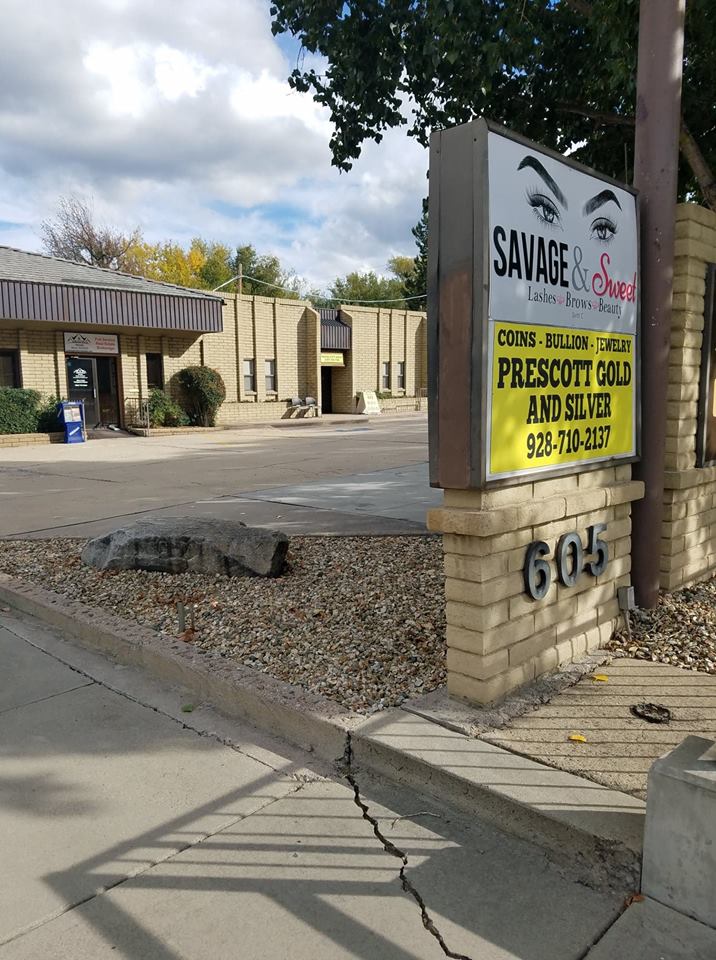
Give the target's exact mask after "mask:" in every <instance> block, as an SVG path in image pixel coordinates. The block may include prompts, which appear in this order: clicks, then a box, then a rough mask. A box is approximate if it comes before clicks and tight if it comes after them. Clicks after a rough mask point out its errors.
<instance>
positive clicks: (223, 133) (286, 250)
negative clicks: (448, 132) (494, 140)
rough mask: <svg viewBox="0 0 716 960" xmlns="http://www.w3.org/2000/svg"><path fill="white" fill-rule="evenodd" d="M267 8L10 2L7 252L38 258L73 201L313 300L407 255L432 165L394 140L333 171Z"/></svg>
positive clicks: (2, 168)
mask: <svg viewBox="0 0 716 960" xmlns="http://www.w3.org/2000/svg"><path fill="white" fill-rule="evenodd" d="M269 6H270V4H269V0H204V3H203V4H196V3H195V2H188V0H153V3H152V4H151V5H149V4H147V3H146V2H144V0H63V3H62V4H52V5H51V4H47V3H36V4H28V3H27V0H3V30H2V32H1V33H0V244H8V245H12V246H17V247H21V248H24V249H40V248H41V244H40V239H39V226H40V224H41V222H42V220H43V219H45V218H47V217H49V216H51V215H52V214H53V212H54V210H55V208H56V203H57V200H58V198H59V197H60V196H62V195H67V194H70V193H75V194H79V195H81V196H83V197H85V198H87V199H89V200H91V202H92V203H93V205H94V209H95V212H96V217H97V219H98V220H101V221H103V222H105V223H109V224H112V225H114V226H117V227H121V228H123V229H126V230H131V229H133V228H134V227H136V226H139V227H140V228H141V229H142V231H143V233H144V235H145V237H146V238H147V239H148V240H152V241H156V240H165V239H171V240H175V241H178V242H180V243H183V244H186V243H188V242H189V240H190V239H191V238H192V237H193V236H196V235H201V236H203V237H206V238H208V239H217V240H222V241H224V242H226V243H229V244H244V243H253V244H254V246H255V247H256V248H257V249H258V250H259V251H260V252H261V253H273V254H276V255H277V256H279V257H280V258H281V260H282V262H284V264H285V265H286V267H288V268H291V269H292V270H294V271H295V272H296V273H297V274H298V275H299V276H300V277H302V278H303V279H304V280H305V281H306V284H307V285H308V286H313V287H316V286H318V287H320V288H325V287H326V285H327V284H328V283H330V282H331V280H332V279H333V278H335V277H336V276H343V275H345V274H346V273H348V272H349V271H351V270H360V271H363V270H368V269H372V270H376V271H377V272H379V273H380V272H384V271H385V264H386V261H387V260H388V258H389V257H391V256H393V255H395V254H401V253H406V254H411V255H412V254H413V253H414V241H413V238H412V236H411V233H410V228H411V227H412V226H413V224H414V223H415V222H416V221H417V220H418V218H419V216H420V202H421V198H422V197H423V196H424V194H425V192H426V190H427V181H426V179H425V172H426V169H427V155H426V152H425V151H424V150H423V149H422V148H420V147H419V146H418V145H417V144H415V143H414V142H412V141H410V140H408V138H407V137H406V135H405V133H404V131H403V130H398V131H392V132H390V133H388V134H387V135H386V137H385V138H384V140H383V142H382V143H381V144H374V143H370V144H368V145H366V147H365V150H364V153H363V156H362V157H361V158H360V160H359V161H357V163H356V164H355V165H354V168H353V169H352V170H351V171H350V172H349V173H348V174H339V173H338V171H336V170H335V168H334V167H332V166H331V162H330V161H331V157H330V151H329V149H328V141H329V138H330V133H331V130H330V125H329V122H328V119H327V115H326V113H325V111H324V110H323V109H322V108H320V107H319V106H318V105H317V104H315V103H314V102H313V100H312V99H311V98H310V96H308V95H303V94H297V93H295V92H293V91H291V90H290V89H289V87H288V84H287V83H286V77H287V75H288V74H289V72H290V70H291V69H292V68H293V66H294V65H295V60H296V54H297V51H298V45H297V43H296V41H295V40H294V39H293V38H290V37H285V36H284V37H278V38H274V37H273V36H272V34H271V29H270V17H269Z"/></svg>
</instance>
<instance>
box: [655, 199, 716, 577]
mask: <svg viewBox="0 0 716 960" xmlns="http://www.w3.org/2000/svg"><path fill="white" fill-rule="evenodd" d="M714 262H716V213H714V212H713V211H711V210H707V209H705V208H704V207H699V206H697V205H696V204H692V203H683V204H679V205H678V206H677V208H676V240H675V245H674V299H673V314H672V326H671V347H670V353H669V386H668V403H667V422H666V435H667V438H666V463H665V467H666V472H665V476H664V487H665V489H664V513H663V523H662V540H661V544H662V548H661V586H662V588H663V589H665V590H676V589H679V588H680V587H683V586H686V585H687V584H689V583H693V582H695V581H697V580H703V579H706V578H708V577H710V576H712V575H713V574H714V573H716V468H714V467H706V468H699V467H697V466H696V430H697V416H698V400H699V378H700V370H701V345H702V341H703V329H704V294H705V285H706V265H707V264H708V263H714Z"/></svg>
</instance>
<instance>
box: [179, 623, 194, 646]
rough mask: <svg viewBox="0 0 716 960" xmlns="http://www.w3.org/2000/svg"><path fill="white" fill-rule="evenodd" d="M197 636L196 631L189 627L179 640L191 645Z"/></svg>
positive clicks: (180, 635)
mask: <svg viewBox="0 0 716 960" xmlns="http://www.w3.org/2000/svg"><path fill="white" fill-rule="evenodd" d="M195 636H196V630H192V629H191V627H189V628H188V629H186V630H185V631H184V633H180V634H179V639H180V640H183V641H184V642H185V643H191V641H192V640H193V639H194V637H195Z"/></svg>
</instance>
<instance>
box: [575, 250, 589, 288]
mask: <svg viewBox="0 0 716 960" xmlns="http://www.w3.org/2000/svg"><path fill="white" fill-rule="evenodd" d="M582 256H583V254H582V248H581V247H575V248H574V266H573V267H572V287H573V288H574V289H575V290H588V289H589V271H588V270H586V269H582Z"/></svg>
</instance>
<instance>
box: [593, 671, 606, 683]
mask: <svg viewBox="0 0 716 960" xmlns="http://www.w3.org/2000/svg"><path fill="white" fill-rule="evenodd" d="M592 680H595V681H597V682H599V683H606V682H607V681H608V680H609V677H608V676H607V675H606V673H595V674H592Z"/></svg>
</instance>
